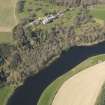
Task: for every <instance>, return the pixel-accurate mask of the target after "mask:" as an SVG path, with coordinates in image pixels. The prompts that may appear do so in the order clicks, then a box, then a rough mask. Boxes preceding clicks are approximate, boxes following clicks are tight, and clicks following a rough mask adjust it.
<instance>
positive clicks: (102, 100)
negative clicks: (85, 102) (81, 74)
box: [95, 83, 105, 105]
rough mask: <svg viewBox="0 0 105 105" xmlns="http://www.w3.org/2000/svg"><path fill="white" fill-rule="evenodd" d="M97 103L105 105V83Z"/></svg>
mask: <svg viewBox="0 0 105 105" xmlns="http://www.w3.org/2000/svg"><path fill="white" fill-rule="evenodd" d="M95 105H105V83H104V85H103V87H102V90H101V92H100V94H99V96H98V98H97V101H96V104H95Z"/></svg>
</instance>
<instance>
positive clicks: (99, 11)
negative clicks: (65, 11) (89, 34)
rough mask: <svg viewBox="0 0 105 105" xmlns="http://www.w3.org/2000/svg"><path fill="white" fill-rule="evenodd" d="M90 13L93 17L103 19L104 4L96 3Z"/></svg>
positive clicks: (104, 12)
mask: <svg viewBox="0 0 105 105" xmlns="http://www.w3.org/2000/svg"><path fill="white" fill-rule="evenodd" d="M91 14H92V15H93V16H94V17H96V18H98V19H102V20H104V21H105V5H96V6H95V7H93V8H91Z"/></svg>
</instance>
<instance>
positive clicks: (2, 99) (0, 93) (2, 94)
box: [0, 86, 14, 105]
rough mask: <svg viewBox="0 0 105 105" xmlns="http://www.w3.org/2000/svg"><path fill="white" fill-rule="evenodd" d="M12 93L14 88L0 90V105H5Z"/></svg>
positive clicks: (8, 87)
mask: <svg viewBox="0 0 105 105" xmlns="http://www.w3.org/2000/svg"><path fill="white" fill-rule="evenodd" d="M13 91H14V88H13V87H12V86H7V87H3V88H0V105H6V103H7V101H8V98H9V96H10V95H11V94H12V93H13Z"/></svg>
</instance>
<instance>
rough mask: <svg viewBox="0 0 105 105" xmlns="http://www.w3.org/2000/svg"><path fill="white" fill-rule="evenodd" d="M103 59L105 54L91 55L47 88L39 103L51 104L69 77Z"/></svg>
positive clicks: (39, 104) (104, 59)
mask: <svg viewBox="0 0 105 105" xmlns="http://www.w3.org/2000/svg"><path fill="white" fill-rule="evenodd" d="M103 61H105V54H103V55H98V56H95V57H91V58H89V59H87V60H85V61H84V62H82V63H81V64H79V65H78V66H76V67H75V68H73V69H72V70H70V71H69V72H68V73H66V74H64V75H62V76H61V77H59V78H58V79H57V80H55V81H54V82H53V83H52V84H50V85H49V86H48V87H47V88H46V89H45V91H44V92H43V93H42V95H41V97H40V99H39V102H38V104H37V105H51V104H52V101H53V99H54V96H55V94H56V93H57V91H58V90H59V88H60V87H61V85H62V84H63V83H64V82H65V81H66V80H67V79H69V78H70V77H72V76H73V75H75V74H77V73H79V72H80V71H82V70H84V69H86V68H88V67H90V66H93V65H95V64H97V63H99V62H103Z"/></svg>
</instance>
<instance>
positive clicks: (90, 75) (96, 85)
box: [52, 62, 105, 105]
mask: <svg viewBox="0 0 105 105" xmlns="http://www.w3.org/2000/svg"><path fill="white" fill-rule="evenodd" d="M104 82H105V62H103V63H100V64H97V65H95V66H92V67H90V68H88V69H86V70H84V71H82V72H80V73H78V74H76V75H74V76H73V77H72V78H70V79H68V80H67V81H66V82H64V84H63V85H62V86H61V88H60V89H59V91H58V92H57V94H56V96H55V98H54V100H53V103H52V105H95V103H96V100H97V98H98V96H99V94H100V92H101V88H102V86H103V84H104Z"/></svg>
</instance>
